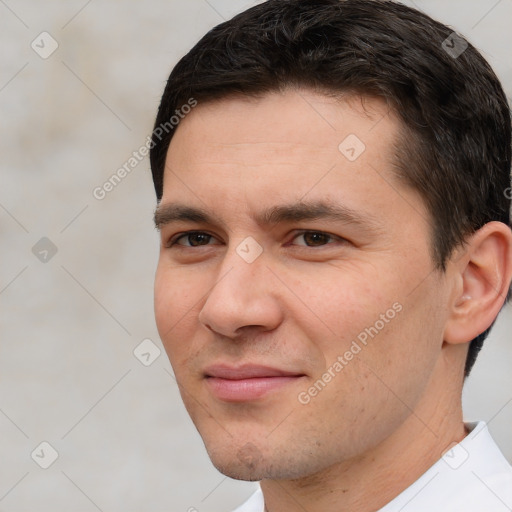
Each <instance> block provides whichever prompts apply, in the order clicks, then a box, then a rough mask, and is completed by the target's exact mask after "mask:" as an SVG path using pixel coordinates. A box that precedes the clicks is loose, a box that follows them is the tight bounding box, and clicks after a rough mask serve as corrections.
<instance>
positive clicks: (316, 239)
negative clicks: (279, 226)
mask: <svg viewBox="0 0 512 512" xmlns="http://www.w3.org/2000/svg"><path fill="white" fill-rule="evenodd" d="M301 237H302V239H303V240H304V243H299V244H297V245H305V246H306V247H321V246H322V245H327V244H328V243H329V241H331V240H333V238H334V237H333V236H332V235H329V234H327V233H323V232H322V231H304V232H302V233H299V234H298V235H297V236H296V237H295V238H294V240H295V239H300V238H301Z"/></svg>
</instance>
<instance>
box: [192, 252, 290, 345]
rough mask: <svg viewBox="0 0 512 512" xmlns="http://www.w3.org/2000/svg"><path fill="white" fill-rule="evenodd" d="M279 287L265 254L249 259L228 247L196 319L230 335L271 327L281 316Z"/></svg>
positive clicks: (208, 326)
mask: <svg viewBox="0 0 512 512" xmlns="http://www.w3.org/2000/svg"><path fill="white" fill-rule="evenodd" d="M278 291H279V280H278V279H276V277H275V276H274V274H273V273H272V271H271V270H270V269H269V268H268V267H267V261H266V258H265V257H264V254H262V255H260V256H259V257H258V258H257V259H256V260H255V261H253V262H251V263H248V262H247V261H244V259H243V258H242V257H240V255H239V254H238V253H237V252H236V250H235V248H229V250H228V251H227V253H226V255H225V257H224V259H223V261H222V264H221V265H219V272H218V274H216V281H215V283H214V285H213V287H212V288H211V289H210V291H209V293H208V295H207V298H206V301H205V303H204V305H203V307H202V308H201V311H200V312H199V321H200V322H201V323H202V324H203V325H204V326H205V327H206V328H207V329H209V330H212V331H214V332H216V333H217V334H220V335H222V336H226V337H229V338H233V339H234V338H237V337H239V336H241V335H242V334H243V333H244V332H245V331H247V330H251V331H252V330H259V331H270V330H273V329H275V328H276V327H278V326H279V324H280V323H281V322H282V320H283V311H282V305H281V302H280V300H279V297H278Z"/></svg>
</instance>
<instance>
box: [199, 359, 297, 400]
mask: <svg viewBox="0 0 512 512" xmlns="http://www.w3.org/2000/svg"><path fill="white" fill-rule="evenodd" d="M204 375H205V381H206V384H207V386H208V387H209V389H210V391H211V392H212V393H213V395H214V396H215V397H217V398H218V399H220V400H223V401H226V402H246V401H251V400H257V399H259V398H262V397H264V396H266V395H268V394H269V393H272V392H275V391H278V390H280V389H282V388H283V387H285V386H286V385H288V384H291V383H293V382H296V381H297V380H298V379H300V378H301V377H304V374H303V373H300V372H294V371H288V370H283V369H279V368H273V367H270V366H260V365H243V366H237V367H235V366H228V365H214V366H210V367H208V368H206V369H205V371H204Z"/></svg>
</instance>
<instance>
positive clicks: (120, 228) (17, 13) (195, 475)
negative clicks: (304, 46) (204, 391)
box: [0, 0, 512, 512]
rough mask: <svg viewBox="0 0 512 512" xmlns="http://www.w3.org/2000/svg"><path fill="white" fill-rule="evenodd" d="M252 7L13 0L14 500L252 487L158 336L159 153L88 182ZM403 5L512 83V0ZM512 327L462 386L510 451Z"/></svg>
mask: <svg viewBox="0 0 512 512" xmlns="http://www.w3.org/2000/svg"><path fill="white" fill-rule="evenodd" d="M254 3H258V2H254V1H252V2H251V1H247V0H242V1H240V0H239V1H234V0H231V1H230V0H208V1H207V0H187V1H178V0H169V1H167V2H164V1H155V0H149V1H146V2H137V1H135V0H125V1H120V0H89V1H86V0H69V1H66V2H64V1H63V0H60V1H59V0H53V1H51V0H47V1H45V2H34V1H33V0H32V1H30V0H17V1H15V0H0V44H1V50H0V51H1V65H0V112H1V118H0V127H1V133H0V154H1V162H0V166H1V176H2V182H1V183H2V185H1V188H0V230H1V240H2V244H1V247H2V252H1V265H0V301H1V304H0V311H1V357H0V460H1V464H0V510H1V511H3V512H11V511H12V512H15V511H16V512H17V511H33V510H38V511H40V512H46V511H48V512H50V511H51V512H55V511H60V510H73V511H74V512H94V511H98V510H100V511H104V512H107V511H112V512H114V511H119V512H121V511H123V512H135V511H138V512H140V511H145V512H152V511H164V510H167V511H171V510H172V511H173V512H175V511H184V512H186V511H188V512H191V511H198V512H222V511H229V510H231V509H232V508H234V507H235V506H236V505H237V504H238V503H239V502H241V501H243V500H244V499H245V498H246V497H247V496H248V495H249V494H250V493H251V492H252V490H253V489H254V487H255V484H251V483H245V482H236V481H233V480H230V479H228V478H226V477H224V476H223V475H221V474H220V473H218V472H217V471H216V470H215V469H214V468H213V467H212V465H211V464H210V462H209V460H208V458H207V456H206V453H205V450H204V448H203V445H202V442H201V439H200V437H199V435H198V434H197V432H196V431H195V429H194V427H193V425H192V423H191V421H190V420H189V418H188V416H187V414H186V412H185V410H184V408H183V406H182V404H181V400H180V397H179V394H178V390H177V386H176V384H175V381H174V380H173V377H172V370H171V368H170V365H169V363H168V361H167V357H166V356H165V353H164V352H163V349H162V346H161V344H160V341H159V339H158V334H157V331H156V327H155V323H154V319H153V303H152V301H153V296H152V287H153V276H154V271H155V266H156V262H157V255H158V237H157V233H156V231H155V230H154V229H153V226H152V213H153V209H154V206H155V197H154V192H153V187H152V183H151V177H150V172H149V161H148V159H147V158H145V159H144V160H142V161H141V162H137V165H134V166H133V167H132V169H131V172H130V173H129V174H128V175H127V176H126V177H125V178H124V179H123V180H122V181H121V183H119V184H118V185H117V186H116V187H115V188H114V189H113V190H111V191H110V192H108V193H107V194H106V195H105V197H104V198H103V199H101V200H100V199H97V198H95V197H94V194H93V190H94V189H95V188H97V187H101V186H102V185H103V183H104V182H105V181H106V180H108V179H109V177H110V176H111V175H112V174H113V173H114V172H115V171H116V170H117V169H118V168H119V167H121V166H123V165H124V164H125V163H126V162H127V161H128V159H129V158H130V157H131V156H132V153H133V152H134V151H137V150H138V149H139V148H140V147H141V146H142V145H143V144H144V143H145V141H146V137H147V136H148V135H149V134H150V132H151V129H152V123H153V119H154V115H155V113H156V108H157V105H158V102H159V99H160V95H161V93H162V91H163V87H164V84H165V80H166V79H167V76H168V74H169V72H170V70H171V67H172V66H173V65H174V64H175V63H176V62H177V59H178V58H179V57H180V56H181V55H182V54H183V53H184V52H185V51H187V49H189V48H190V47H191V45H192V44H193V43H194V42H195V41H197V40H198V39H199V37H201V36H202V35H203V34H204V33H205V32H206V31H207V30H208V29H209V28H211V27H212V26H214V25H216V24H218V23H220V22H221V21H223V19H227V18H229V17H231V16H232V15H233V14H234V13H236V12H238V11H241V10H243V9H244V8H246V7H248V6H250V5H253V4H254ZM406 3H407V4H409V5H416V6H417V7H418V8H420V9H422V10H425V11H426V12H427V13H429V14H431V15H433V16H434V17H437V18H438V19H440V20H442V21H444V22H446V23H448V24H449V25H450V26H452V27H454V29H455V30H457V31H459V32H461V33H462V34H464V35H465V36H467V37H468V38H469V39H470V40H471V41H472V42H473V43H474V44H475V45H476V46H477V47H478V48H479V49H481V51H482V52H483V54H484V55H485V56H486V58H487V59H488V60H489V61H490V62H491V64H492V65H493V66H494V68H495V69H496V71H497V72H498V74H499V76H500V77H501V78H502V80H503V82H504V85H505V88H506V90H507V94H508V96H509V97H511V96H512V94H511V93H512V62H511V56H510V48H512V31H511V30H510V20H511V19H512V0H500V1H496V0H473V1H468V0H456V1H451V2H446V1H445V0H425V1H421V0H416V1H415V2H412V1H410V2H406ZM57 45H58V46H57ZM52 52H53V53H52ZM468 79H471V77H468ZM132 163H133V162H132ZM511 333H512V311H511V307H510V306H508V307H507V309H506V310H504V311H503V313H502V315H501V318H500V320H499V321H498V323H497V325H496V327H495V329H494V331H493V333H492V335H491V337H490V339H489V340H488V341H487V342H486V346H485V349H484V351H483V352H482V354H481V356H480V358H479V360H478V362H477V364H476V367H475V369H474V371H473V374H472V376H471V377H470V379H469V381H468V382H467V385H466V389H465V395H464V400H465V416H466V418H467V419H468V420H476V419H484V420H487V421H488V422H489V428H490V430H491V432H492V434H493V435H494V437H495V439H496V440H497V441H498V443H499V444H500V446H501V447H502V449H503V451H504V452H505V454H506V456H507V457H508V459H509V460H512V438H511V426H512V372H511V371H510V368H511V362H512V343H510V339H511ZM143 340H151V341H145V342H144V343H145V344H144V345H142V347H141V348H140V349H139V350H138V351H137V350H136V348H137V347H138V346H139V344H140V343H141V342H142V341H143ZM158 349H160V350H161V354H160V355H158ZM134 350H135V351H136V353H137V354H138V355H139V358H137V357H136V356H135V354H134ZM41 443H49V445H48V444H42V445H41ZM57 454H58V458H57V459H56V460H54V459H55V457H56V456H57ZM50 464H51V465H50ZM47 465H49V467H48V468H47V469H44V466H47Z"/></svg>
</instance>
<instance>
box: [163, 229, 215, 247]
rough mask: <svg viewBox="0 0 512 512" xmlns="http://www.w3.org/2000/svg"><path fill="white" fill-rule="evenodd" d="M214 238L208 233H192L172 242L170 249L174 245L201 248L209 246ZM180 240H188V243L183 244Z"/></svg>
mask: <svg viewBox="0 0 512 512" xmlns="http://www.w3.org/2000/svg"><path fill="white" fill-rule="evenodd" d="M212 238H213V236H212V235H209V234H208V233H204V232H202V231H191V232H189V233H184V234H182V235H180V236H178V237H176V238H174V239H173V240H171V242H170V243H169V247H171V246H173V245H180V246H182V247H200V246H202V245H209V242H210V240H211V239H212ZM180 240H186V241H187V242H188V243H181V242H180Z"/></svg>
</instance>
